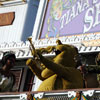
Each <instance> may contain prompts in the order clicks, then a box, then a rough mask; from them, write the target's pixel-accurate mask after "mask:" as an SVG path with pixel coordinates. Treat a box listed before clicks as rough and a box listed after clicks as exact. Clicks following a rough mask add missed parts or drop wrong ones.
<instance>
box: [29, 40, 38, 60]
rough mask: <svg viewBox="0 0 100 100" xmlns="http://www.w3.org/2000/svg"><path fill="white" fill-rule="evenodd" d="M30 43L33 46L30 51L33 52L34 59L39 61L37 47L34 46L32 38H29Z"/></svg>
mask: <svg viewBox="0 0 100 100" xmlns="http://www.w3.org/2000/svg"><path fill="white" fill-rule="evenodd" d="M28 41H29V42H30V45H31V47H30V50H31V53H32V56H33V57H34V58H36V59H39V56H38V55H37V52H36V50H35V47H34V45H33V43H32V38H28Z"/></svg>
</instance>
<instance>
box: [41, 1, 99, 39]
mask: <svg viewBox="0 0 100 100" xmlns="http://www.w3.org/2000/svg"><path fill="white" fill-rule="evenodd" d="M99 31H100V0H50V1H49V3H48V7H47V12H46V15H45V19H44V24H43V29H42V32H41V35H40V39H43V38H54V37H62V36H71V35H77V34H79V35H81V34H85V33H94V32H99Z"/></svg>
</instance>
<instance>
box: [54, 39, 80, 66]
mask: <svg viewBox="0 0 100 100" xmlns="http://www.w3.org/2000/svg"><path fill="white" fill-rule="evenodd" d="M55 53H56V56H55V58H54V59H53V60H54V62H55V63H57V64H62V65H64V66H67V67H76V64H77V62H75V59H74V58H75V56H76V55H78V50H77V48H76V47H74V46H72V45H67V44H62V43H61V41H60V40H59V41H58V40H57V46H56V47H55Z"/></svg>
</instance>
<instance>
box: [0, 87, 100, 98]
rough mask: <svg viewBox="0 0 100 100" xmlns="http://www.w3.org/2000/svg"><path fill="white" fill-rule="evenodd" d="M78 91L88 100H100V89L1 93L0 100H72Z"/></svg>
mask: <svg viewBox="0 0 100 100" xmlns="http://www.w3.org/2000/svg"><path fill="white" fill-rule="evenodd" d="M76 91H82V95H84V96H85V97H86V98H87V100H100V88H98V89H82V90H81V89H76V90H57V91H49V92H48V91H47V92H36V91H34V92H17V93H16V92H11V93H0V100H37V99H38V100H71V99H72V98H73V97H75V96H76Z"/></svg>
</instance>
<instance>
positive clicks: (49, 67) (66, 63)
mask: <svg viewBox="0 0 100 100" xmlns="http://www.w3.org/2000/svg"><path fill="white" fill-rule="evenodd" d="M56 43H57V45H56V46H49V47H47V48H40V49H38V50H36V52H35V55H37V56H39V58H40V59H39V61H40V62H41V66H42V67H40V66H38V61H37V59H28V60H27V62H26V64H27V65H28V66H29V68H30V69H31V71H32V72H33V73H34V74H35V75H36V76H37V77H38V78H39V79H41V80H42V81H43V82H42V84H41V85H40V87H39V88H38V91H51V90H64V89H77V88H83V79H82V75H81V73H80V71H79V70H77V69H76V68H75V67H76V64H77V62H75V59H74V58H75V56H77V55H78V50H77V49H76V47H74V46H72V45H67V44H62V43H61V41H60V40H57V41H56ZM52 51H53V52H55V53H56V56H55V57H54V58H53V59H48V58H45V57H43V56H42V54H43V53H50V52H52ZM33 52H34V51H33Z"/></svg>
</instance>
